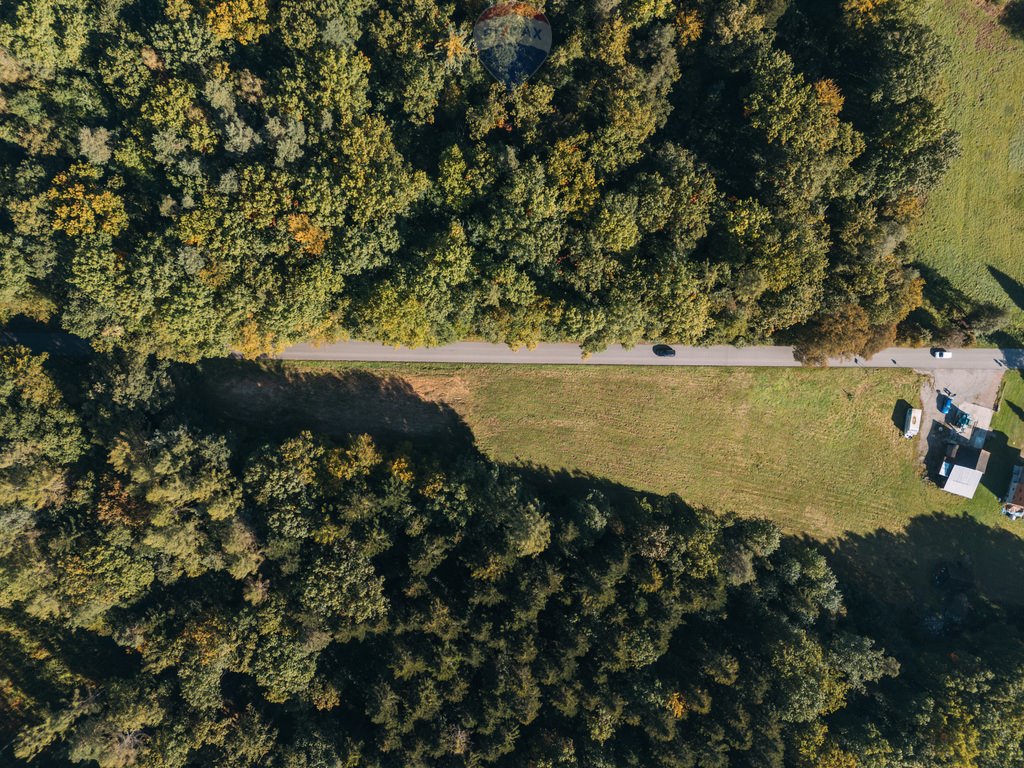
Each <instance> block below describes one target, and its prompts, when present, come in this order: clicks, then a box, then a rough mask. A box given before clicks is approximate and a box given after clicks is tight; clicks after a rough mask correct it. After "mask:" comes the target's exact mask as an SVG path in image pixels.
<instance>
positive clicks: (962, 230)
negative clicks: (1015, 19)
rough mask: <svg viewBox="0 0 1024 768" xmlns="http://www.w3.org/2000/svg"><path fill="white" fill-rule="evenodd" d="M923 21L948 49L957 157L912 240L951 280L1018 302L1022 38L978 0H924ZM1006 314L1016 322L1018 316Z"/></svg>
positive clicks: (1023, 146) (1023, 178) (1022, 218)
mask: <svg viewBox="0 0 1024 768" xmlns="http://www.w3.org/2000/svg"><path fill="white" fill-rule="evenodd" d="M924 19H925V21H926V22H927V23H928V24H929V25H930V26H931V27H932V28H933V29H934V30H935V31H936V33H937V34H938V35H939V37H940V38H941V39H942V40H943V41H944V42H945V44H946V45H947V46H949V48H950V50H951V52H952V57H951V60H950V63H949V65H948V66H947V69H946V87H947V88H948V90H949V98H950V105H949V108H950V112H951V117H952V121H953V126H954V127H955V128H956V129H957V130H958V131H959V132H960V134H961V147H962V154H961V156H960V157H959V158H958V159H956V160H955V161H954V162H953V164H952V167H951V168H950V170H949V173H948V174H947V175H946V176H945V178H944V179H943V180H942V182H941V183H940V184H939V186H938V187H937V188H936V189H935V190H934V191H933V192H932V194H931V195H930V197H929V200H928V202H927V204H926V206H925V210H924V215H923V217H922V220H921V221H920V223H919V225H918V226H917V227H916V229H915V231H914V232H913V234H912V235H911V242H912V244H913V245H914V246H915V250H916V251H917V252H918V254H919V256H920V258H922V259H923V260H924V261H925V262H926V263H927V264H929V265H931V266H933V267H935V268H936V269H938V270H939V272H940V273H941V274H942V275H943V276H944V277H946V278H947V279H948V280H950V281H951V282H952V283H953V284H954V285H955V286H956V287H958V288H960V289H961V290H964V291H966V292H967V293H968V294H970V295H971V296H973V297H975V298H977V299H981V300H987V301H995V302H998V303H999V304H1002V305H1005V306H1008V307H1017V308H1018V309H1020V308H1022V307H1021V306H1020V304H1021V302H1022V292H1021V291H1020V290H1019V289H1018V288H1017V286H1016V285H1015V284H1014V283H1015V282H1017V283H1021V282H1024V245H1022V244H1024V41H1021V40H1018V39H1015V38H1013V37H1011V36H1010V35H1009V34H1008V33H1007V31H1006V29H1005V28H1004V27H1002V26H1001V25H1000V24H999V22H998V19H997V16H996V12H995V10H994V9H993V7H992V6H991V5H989V4H987V3H985V2H984V1H983V0H930V2H929V3H928V4H927V6H926V8H925V11H924ZM989 267H992V268H994V269H995V270H998V271H999V273H1001V275H1005V276H1006V277H1001V276H1000V275H994V274H993V272H992V270H990V269H989ZM1007 278H1009V279H1007ZM1015 314H1016V324H1017V326H1018V328H1020V327H1021V325H1022V324H1024V313H1020V312H1017V313H1015Z"/></svg>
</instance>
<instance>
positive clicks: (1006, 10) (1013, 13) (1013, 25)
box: [999, 0, 1024, 39]
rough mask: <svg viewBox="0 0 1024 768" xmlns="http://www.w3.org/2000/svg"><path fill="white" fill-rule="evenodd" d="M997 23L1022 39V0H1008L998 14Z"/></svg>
mask: <svg viewBox="0 0 1024 768" xmlns="http://www.w3.org/2000/svg"><path fill="white" fill-rule="evenodd" d="M999 23H1000V24H1002V25H1003V26H1004V27H1006V29H1007V31H1008V32H1009V33H1010V34H1011V35H1013V36H1014V37H1016V38H1018V39H1024V0H1010V2H1008V3H1007V4H1006V5H1005V6H1003V11H1002V13H1000V14H999Z"/></svg>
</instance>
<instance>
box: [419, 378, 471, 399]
mask: <svg viewBox="0 0 1024 768" xmlns="http://www.w3.org/2000/svg"><path fill="white" fill-rule="evenodd" d="M402 381H404V382H406V383H407V384H408V385H409V386H410V387H412V390H413V392H415V393H416V394H417V395H418V396H419V397H422V398H423V399H424V400H433V401H434V402H436V403H446V404H449V405H463V404H465V403H467V402H469V399H470V396H471V394H472V392H471V391H470V388H469V385H468V384H467V383H466V380H465V379H463V378H462V377H460V376H409V375H405V376H402Z"/></svg>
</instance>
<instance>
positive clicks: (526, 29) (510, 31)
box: [479, 22, 544, 42]
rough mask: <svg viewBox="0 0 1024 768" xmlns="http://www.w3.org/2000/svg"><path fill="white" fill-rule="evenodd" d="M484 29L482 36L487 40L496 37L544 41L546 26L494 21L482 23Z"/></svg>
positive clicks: (490, 40) (480, 31)
mask: <svg viewBox="0 0 1024 768" xmlns="http://www.w3.org/2000/svg"><path fill="white" fill-rule="evenodd" d="M482 27H483V28H482V29H480V30H479V33H480V37H481V38H482V39H483V40H484V41H487V42H492V41H494V40H496V39H501V40H511V41H515V40H523V39H526V40H537V41H542V40H543V39H544V38H543V34H544V28H543V27H542V26H539V25H538V26H533V25H524V24H522V23H521V22H520V23H509V22H506V23H504V24H501V23H492V24H486V25H482Z"/></svg>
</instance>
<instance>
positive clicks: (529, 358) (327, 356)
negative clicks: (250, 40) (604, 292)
mask: <svg viewBox="0 0 1024 768" xmlns="http://www.w3.org/2000/svg"><path fill="white" fill-rule="evenodd" d="M2 343H8V344H12V343H13V344H24V345H25V346H27V347H29V348H31V349H33V350H34V351H36V352H49V353H50V354H54V355H61V356H66V357H87V356H88V355H89V354H90V352H91V350H90V348H89V345H88V343H87V342H85V341H83V340H82V339H79V338H77V337H75V336H70V335H68V334H64V333H50V332H38V331H6V332H0V344H2ZM674 349H675V350H676V356H675V357H657V356H655V354H654V353H653V352H652V351H651V345H650V344H644V345H641V346H637V347H633V348H632V349H623V348H622V347H621V346H619V345H617V344H616V345H614V346H612V347H609V348H608V349H607V350H605V351H604V352H598V353H596V354H593V355H590V356H589V357H587V358H584V357H583V356H582V355H581V353H580V348H579V347H578V346H576V345H575V344H538V345H537V347H536V348H535V349H520V350H517V351H513V350H511V349H509V348H508V347H507V346H505V345H504V344H486V343H484V342H475V341H463V342H459V343H458V344H448V345H445V346H443V347H427V348H423V349H405V348H403V347H388V346H385V345H383V344H376V343H373V342H368V341H342V342H337V343H335V344H323V345H314V344H297V345H296V346H294V347H288V348H287V349H285V350H284V351H283V352H282V353H281V354H279V355H276V357H278V358H280V359H282V360H349V361H365V362H387V361H393V362H408V363H502V364H508V363H513V364H515V363H518V364H524V365H709V366H749V367H765V368H786V367H798V366H799V365H800V363H798V362H797V361H796V360H795V359H794V358H793V350H792V348H791V347H729V346H719V347H683V346H676V347H674ZM952 352H953V356H952V357H951V358H950V359H948V360H937V359H936V358H934V357H932V356H931V354H930V353H929V350H927V349H915V348H909V347H894V348H891V349H884V350H882V351H881V352H879V353H878V354H877V355H875V356H874V357H872V358H871V359H869V360H865V359H863V358H860V357H858V358H855V359H850V360H833V361H831V362H830V363H829V365H831V366H833V367H836V368H855V367H862V368H914V369H917V370H933V369H939V368H946V369H950V370H998V369H1001V368H1002V369H1005V368H1020V369H1024V349H954V350H952Z"/></svg>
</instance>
